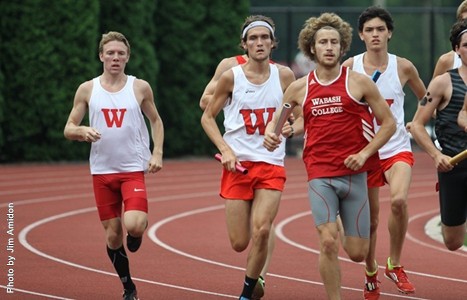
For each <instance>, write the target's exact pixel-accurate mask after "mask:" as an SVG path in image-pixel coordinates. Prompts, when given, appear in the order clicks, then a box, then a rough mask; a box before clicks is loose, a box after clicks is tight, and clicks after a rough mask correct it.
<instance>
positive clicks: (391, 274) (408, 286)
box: [384, 264, 415, 294]
mask: <svg viewBox="0 0 467 300" xmlns="http://www.w3.org/2000/svg"><path fill="white" fill-rule="evenodd" d="M384 276H385V277H386V278H387V279H389V280H391V281H392V282H394V283H395V284H396V286H397V289H398V290H399V292H401V293H404V294H413V293H415V287H414V286H413V284H412V283H411V282H410V281H409V278H408V277H407V274H405V271H404V267H402V266H400V267H394V268H393V269H392V270H389V266H388V265H387V264H386V272H384Z"/></svg>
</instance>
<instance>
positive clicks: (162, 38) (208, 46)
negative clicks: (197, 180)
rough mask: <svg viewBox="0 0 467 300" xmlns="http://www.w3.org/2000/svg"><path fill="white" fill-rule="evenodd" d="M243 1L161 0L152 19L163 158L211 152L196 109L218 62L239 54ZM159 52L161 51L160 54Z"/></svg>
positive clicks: (244, 6)
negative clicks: (158, 71) (162, 131)
mask: <svg viewBox="0 0 467 300" xmlns="http://www.w3.org/2000/svg"><path fill="white" fill-rule="evenodd" d="M248 9H249V7H248V1H246V0H242V1H223V0H201V1H188V0H172V1H160V3H159V5H158V9H157V13H156V17H155V22H156V27H157V41H156V45H155V46H156V49H159V54H160V55H159V60H160V75H159V77H158V80H157V86H158V89H157V90H158V93H157V97H156V98H157V99H158V101H159V102H158V107H159V110H160V113H161V116H162V119H163V121H164V127H165V136H166V142H165V150H164V153H165V154H167V155H166V156H172V157H173V156H180V155H199V154H206V153H207V152H208V151H210V149H211V150H212V149H213V148H212V143H210V141H209V140H208V138H207V137H206V135H205V133H204V131H203V129H202V127H201V125H200V119H201V113H202V112H201V110H200V108H199V106H198V103H199V99H200V97H201V94H202V92H203V90H204V87H205V86H206V84H207V83H208V81H209V80H210V78H211V76H212V75H213V74H214V70H215V67H216V65H217V63H218V62H219V61H220V60H221V59H222V58H223V57H226V56H232V55H235V54H238V53H239V51H240V49H238V47H237V45H238V44H239V36H240V33H239V31H240V26H241V24H242V22H243V20H244V18H245V17H246V16H247V15H248ZM162 49H163V51H162Z"/></svg>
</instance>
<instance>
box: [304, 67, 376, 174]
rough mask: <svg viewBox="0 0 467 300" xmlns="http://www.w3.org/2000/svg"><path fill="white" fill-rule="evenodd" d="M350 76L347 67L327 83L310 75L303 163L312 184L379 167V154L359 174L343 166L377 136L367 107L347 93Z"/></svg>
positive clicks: (306, 94)
mask: <svg viewBox="0 0 467 300" xmlns="http://www.w3.org/2000/svg"><path fill="white" fill-rule="evenodd" d="M348 73H349V72H348V68H346V67H341V71H340V74H339V76H338V77H337V78H336V79H335V80H333V81H332V82H329V83H326V84H324V83H321V82H320V81H319V79H318V78H317V76H316V72H315V71H312V72H310V73H309V74H308V76H307V90H306V93H305V99H304V102H303V116H304V121H305V125H304V126H305V131H306V135H305V147H304V150H303V161H304V162H305V167H306V170H307V173H308V180H309V181H310V180H312V179H315V178H323V177H336V176H344V175H351V174H357V173H362V172H366V171H368V170H370V169H375V168H377V167H378V164H379V161H378V159H379V158H378V155H377V154H375V155H373V156H371V157H370V158H368V160H367V161H366V163H365V164H364V165H363V167H362V168H361V169H360V170H358V171H352V170H351V169H349V168H347V167H346V166H345V165H344V160H345V159H346V158H347V157H348V156H349V155H351V154H356V153H358V152H359V151H360V150H361V149H363V148H364V147H365V146H366V145H367V144H368V143H369V142H370V141H371V139H372V138H373V136H374V131H373V124H372V119H371V114H370V112H369V107H368V104H366V103H364V102H360V101H358V100H357V99H355V98H354V97H353V96H352V95H350V93H349V91H348V86H347V85H348Z"/></svg>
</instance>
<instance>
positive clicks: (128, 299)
mask: <svg viewBox="0 0 467 300" xmlns="http://www.w3.org/2000/svg"><path fill="white" fill-rule="evenodd" d="M123 300H139V298H138V294H137V293H136V290H124V291H123Z"/></svg>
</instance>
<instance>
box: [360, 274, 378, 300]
mask: <svg viewBox="0 0 467 300" xmlns="http://www.w3.org/2000/svg"><path fill="white" fill-rule="evenodd" d="M365 273H366V272H365ZM380 283H381V282H380V281H379V280H378V272H376V274H375V275H373V276H368V275H367V274H365V288H364V289H363V298H364V299H365V300H378V299H379V295H380V292H379V284H380Z"/></svg>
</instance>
